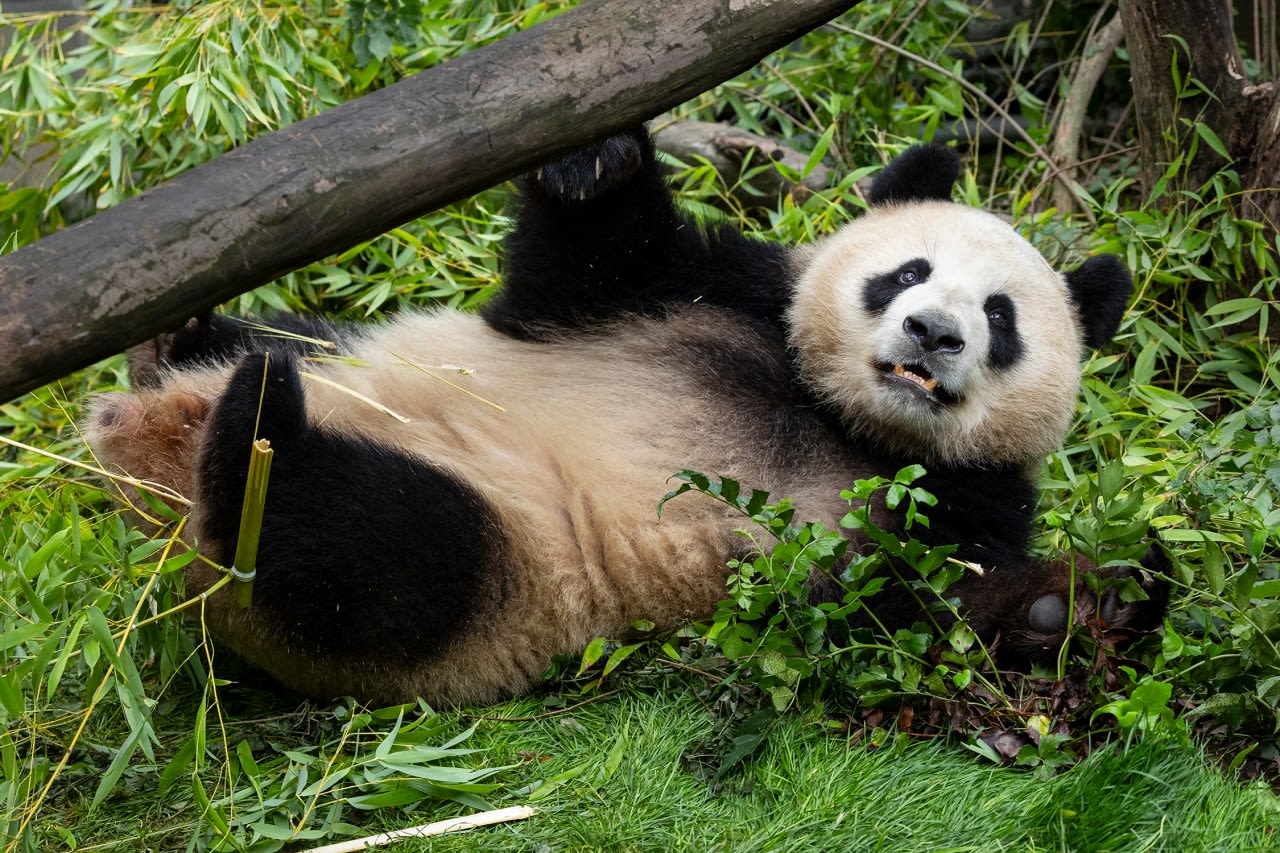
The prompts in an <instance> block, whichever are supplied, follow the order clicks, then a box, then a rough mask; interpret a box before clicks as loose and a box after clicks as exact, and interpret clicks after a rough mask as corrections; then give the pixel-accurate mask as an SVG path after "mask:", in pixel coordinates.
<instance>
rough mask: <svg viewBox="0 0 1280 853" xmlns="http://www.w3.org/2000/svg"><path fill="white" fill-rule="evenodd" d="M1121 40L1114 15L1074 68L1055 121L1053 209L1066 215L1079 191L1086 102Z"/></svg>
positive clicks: (1121, 29) (1121, 25) (1120, 25)
mask: <svg viewBox="0 0 1280 853" xmlns="http://www.w3.org/2000/svg"><path fill="white" fill-rule="evenodd" d="M1123 40H1124V23H1123V22H1122V21H1121V19H1120V16H1119V15H1118V14H1117V15H1115V16H1113V17H1112V18H1111V20H1110V21H1108V22H1107V24H1106V26H1104V27H1102V29H1100V30H1098V31H1097V32H1096V33H1094V35H1093V38H1091V39H1090V40H1089V43H1088V44H1086V45H1085V48H1084V55H1083V56H1082V57H1081V59H1080V64H1079V65H1077V66H1076V72H1075V74H1074V75H1073V76H1072V78H1071V87H1070V89H1068V90H1067V97H1066V99H1065V100H1064V101H1063V102H1062V114H1061V115H1060V116H1059V117H1058V126H1057V128H1056V129H1055V131H1054V135H1053V146H1052V148H1050V154H1051V155H1052V157H1053V163H1052V168H1055V169H1057V170H1058V180H1056V181H1055V182H1054V185H1053V206H1054V207H1056V208H1058V209H1059V210H1061V211H1063V212H1065V213H1070V212H1071V211H1072V210H1074V209H1075V199H1076V195H1077V193H1078V187H1079V184H1078V183H1077V181H1076V167H1077V165H1078V161H1079V159H1080V135H1081V133H1082V132H1083V128H1084V118H1085V113H1086V111H1087V110H1088V107H1089V100H1090V99H1091V98H1092V97H1093V91H1094V89H1096V88H1097V87H1098V81H1099V80H1101V79H1102V73H1103V72H1104V71H1106V70H1107V64H1108V63H1109V62H1110V61H1111V57H1112V56H1113V55H1114V54H1115V52H1116V48H1118V47H1119V46H1120V42H1121V41H1123Z"/></svg>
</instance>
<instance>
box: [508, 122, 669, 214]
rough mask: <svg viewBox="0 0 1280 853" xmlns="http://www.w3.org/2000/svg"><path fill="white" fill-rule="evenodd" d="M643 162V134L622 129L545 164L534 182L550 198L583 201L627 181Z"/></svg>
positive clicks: (566, 201)
mask: <svg viewBox="0 0 1280 853" xmlns="http://www.w3.org/2000/svg"><path fill="white" fill-rule="evenodd" d="M640 133H641V134H643V131H640ZM644 138H646V139H647V137H644ZM643 162H644V148H643V144H642V142H641V138H640V137H638V136H637V134H636V133H633V132H628V133H620V134H617V135H616V136H610V137H609V138H608V139H605V140H602V141H600V142H597V143H595V144H593V145H589V146H587V147H586V148H584V149H582V150H581V151H575V152H574V153H573V154H570V155H568V156H567V157H563V158H561V159H560V160H556V161H555V162H553V163H548V164H547V165H545V166H542V167H541V168H539V169H537V170H535V171H534V172H533V174H532V176H531V182H532V184H533V186H534V188H535V190H538V191H541V192H542V193H543V194H545V195H547V196H549V197H550V198H553V199H556V200H558V201H561V202H563V203H565V204H582V203H585V202H589V201H592V200H594V199H596V198H598V197H599V196H602V195H604V194H605V193H607V192H609V191H610V190H612V189H614V188H616V187H619V186H622V185H623V184H625V183H627V181H629V180H630V179H631V178H632V177H633V176H634V175H635V174H636V173H637V172H638V171H640V168H641V166H642V165H643Z"/></svg>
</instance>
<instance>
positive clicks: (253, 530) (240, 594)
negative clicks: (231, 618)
mask: <svg viewBox="0 0 1280 853" xmlns="http://www.w3.org/2000/svg"><path fill="white" fill-rule="evenodd" d="M274 453H275V451H273V450H272V449H271V442H269V441H267V440H266V439H265V438H260V439H258V440H257V441H255V442H254V443H253V449H252V451H251V452H250V454H249V476H248V477H247V478H246V479H245V483H244V507H243V508H242V509H241V511H240V536H239V537H238V538H237V539H236V560H235V563H233V564H232V566H231V577H232V578H233V579H234V580H235V585H234V586H233V587H232V589H233V591H234V593H235V599H236V604H237V605H239V606H240V607H248V606H249V605H250V604H252V603H253V579H254V576H255V575H257V573H258V539H259V537H260V536H261V535H262V512H263V509H264V508H265V507H266V505H267V480H268V479H269V478H270V476H271V457H272V455H273V454H274Z"/></svg>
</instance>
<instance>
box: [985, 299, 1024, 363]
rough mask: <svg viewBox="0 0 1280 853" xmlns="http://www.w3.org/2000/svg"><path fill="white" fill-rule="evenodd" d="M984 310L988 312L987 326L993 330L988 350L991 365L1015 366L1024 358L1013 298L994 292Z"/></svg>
mask: <svg viewBox="0 0 1280 853" xmlns="http://www.w3.org/2000/svg"><path fill="white" fill-rule="evenodd" d="M982 310H983V311H985V312H986V314H987V328H989V329H990V330H991V347H990V349H989V350H988V352H987V358H988V360H989V361H990V362H991V366H992V367H995V368H999V369H1005V368H1009V367H1013V365H1015V364H1017V363H1018V359H1020V358H1022V338H1021V336H1019V335H1018V323H1017V315H1016V314H1015V313H1014V310H1013V300H1012V299H1010V298H1009V297H1008V296H1005V295H1004V294H1003V293H994V294H992V295H991V296H988V297H987V301H986V302H985V303H984V304H983V306H982Z"/></svg>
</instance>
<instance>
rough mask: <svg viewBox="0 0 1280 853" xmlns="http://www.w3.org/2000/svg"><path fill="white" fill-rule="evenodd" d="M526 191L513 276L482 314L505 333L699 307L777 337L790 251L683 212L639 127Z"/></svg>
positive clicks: (566, 161)
mask: <svg viewBox="0 0 1280 853" xmlns="http://www.w3.org/2000/svg"><path fill="white" fill-rule="evenodd" d="M522 190H523V205H522V207H521V211H520V215H519V217H518V218H517V220H516V227H515V229H514V230H513V231H512V232H511V233H510V234H509V235H508V236H507V239H506V241H505V243H504V247H505V250H506V259H505V260H506V267H507V269H506V280H505V282H504V284H503V287H502V289H501V290H499V292H498V293H497V294H496V295H495V297H494V298H493V299H492V300H491V301H490V302H489V303H488V304H486V305H485V307H484V308H483V309H482V312H481V313H482V316H483V317H484V318H485V321H486V322H487V323H488V324H489V325H490V326H492V327H493V328H495V329H497V330H498V331H500V332H503V333H504V334H507V335H511V336H513V337H517V338H522V339H525V340H540V339H548V338H554V337H557V336H560V335H563V334H565V333H575V332H582V331H588V330H591V329H596V328H600V327H602V326H604V325H606V324H608V323H609V322H611V321H614V320H617V319H621V318H623V317H625V316H626V315H634V314H642V315H648V316H664V315H666V314H668V313H671V312H672V311H674V310H679V309H681V308H684V307H687V306H689V305H692V304H695V303H697V304H702V305H717V306H722V307H728V308H732V309H733V310H735V311H737V312H740V313H741V314H742V315H743V316H746V317H750V318H752V319H756V320H760V321H763V322H764V323H766V324H770V325H773V326H776V327H777V330H778V334H779V335H780V334H781V324H782V313H783V311H784V309H785V307H786V304H787V302H788V300H789V299H790V283H791V281H792V274H791V269H790V266H789V263H788V254H787V250H786V249H785V248H784V247H781V246H778V245H776V244H770V243H766V242H764V241H760V240H749V239H747V238H745V237H743V236H742V235H741V234H740V233H738V232H737V231H736V230H735V229H733V228H732V227H730V226H728V225H720V226H712V227H707V228H703V227H701V226H699V225H698V224H697V223H695V222H694V221H693V220H692V219H691V218H690V217H688V216H686V215H684V214H683V213H681V212H680V210H679V209H678V208H677V206H676V204H675V200H674V198H673V196H672V194H671V191H670V189H669V187H668V186H667V180H666V176H665V174H664V173H663V168H662V165H661V164H660V163H659V162H658V160H657V158H656V156H655V152H654V146H653V141H652V140H651V139H650V138H649V135H648V133H647V132H646V131H645V129H644V128H643V127H637V128H633V129H631V130H629V131H627V132H625V133H621V134H618V135H616V136H612V137H609V138H607V139H604V140H601V141H600V142H597V143H595V144H594V145H591V146H589V147H587V148H586V149H584V150H582V151H580V152H577V153H574V154H571V155H569V156H568V157H565V158H562V159H560V160H558V161H555V162H553V163H549V164H546V165H544V166H543V167H541V168H540V169H538V170H536V171H534V172H532V173H531V174H529V175H526V176H525V178H524V179H523V181H522Z"/></svg>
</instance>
